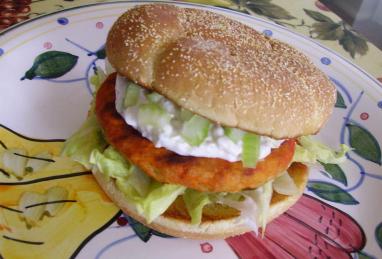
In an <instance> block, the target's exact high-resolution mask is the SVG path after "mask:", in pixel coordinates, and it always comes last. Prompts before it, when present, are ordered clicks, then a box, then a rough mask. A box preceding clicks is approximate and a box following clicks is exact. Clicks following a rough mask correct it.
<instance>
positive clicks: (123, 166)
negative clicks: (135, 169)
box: [89, 146, 132, 178]
mask: <svg viewBox="0 0 382 259" xmlns="http://www.w3.org/2000/svg"><path fill="white" fill-rule="evenodd" d="M89 161H90V163H91V164H93V165H95V166H96V167H97V169H98V170H99V171H100V172H102V173H103V174H104V175H106V176H107V177H113V178H118V177H121V178H127V177H128V176H129V175H131V172H130V171H131V169H132V166H131V164H130V163H129V162H127V161H126V160H125V159H124V158H123V157H122V156H121V155H120V154H119V153H118V151H116V150H115V149H114V148H112V147H111V146H109V147H108V148H107V149H106V150H105V151H104V152H103V153H101V152H100V151H99V150H93V152H92V153H91V154H90V160H89Z"/></svg>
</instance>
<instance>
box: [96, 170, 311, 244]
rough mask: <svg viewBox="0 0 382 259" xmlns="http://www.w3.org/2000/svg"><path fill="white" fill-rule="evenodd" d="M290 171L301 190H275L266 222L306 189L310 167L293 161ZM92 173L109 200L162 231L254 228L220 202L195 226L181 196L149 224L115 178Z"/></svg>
mask: <svg viewBox="0 0 382 259" xmlns="http://www.w3.org/2000/svg"><path fill="white" fill-rule="evenodd" d="M288 172H289V175H290V176H291V177H292V179H293V180H294V182H295V184H296V186H297V187H298V189H299V193H298V194H296V195H293V196H285V195H281V194H278V193H276V192H274V193H273V196H272V201H271V207H270V211H269V215H268V219H267V222H270V221H271V220H273V219H274V218H276V217H278V216H279V215H281V214H282V213H284V212H285V211H286V210H288V209H289V207H291V206H292V205H293V204H295V203H296V202H297V200H298V199H299V198H300V197H301V195H302V193H303V191H304V188H305V185H306V183H307V179H308V171H307V167H306V166H305V165H303V164H299V163H294V164H292V166H291V167H290V168H289V169H288ZM93 175H94V176H95V178H96V180H97V181H98V183H99V185H100V186H101V187H102V189H103V190H104V191H105V192H106V194H107V195H108V196H109V197H110V199H111V200H112V201H113V202H114V203H115V204H116V205H117V206H118V207H120V208H121V209H122V211H123V212H124V213H126V214H128V215H129V216H131V217H133V218H134V219H135V220H137V221H139V222H141V223H142V224H144V225H146V226H148V227H150V228H152V229H155V230H157V231H159V232H161V233H164V234H167V235H171V236H176V237H183V238H190V239H221V238H227V237H230V236H235V235H239V234H242V233H245V232H248V231H251V230H252V229H251V228H250V227H249V226H248V225H246V224H245V222H244V220H243V219H242V218H239V215H240V213H239V212H238V211H237V210H235V209H232V208H229V207H228V208H227V207H223V206H221V205H218V204H214V205H212V206H206V207H205V208H204V210H203V217H202V223H201V224H200V225H192V224H191V223H190V218H189V216H188V214H187V211H186V209H185V205H184V204H183V199H182V198H178V200H177V201H176V202H174V204H173V205H172V206H171V207H170V208H169V209H168V210H167V211H166V212H165V213H164V214H162V215H161V216H159V217H158V218H157V219H155V220H154V221H153V222H151V223H147V221H146V220H145V218H144V216H143V215H142V214H140V213H139V212H138V211H137V209H136V208H135V206H134V205H132V204H130V203H129V202H128V201H127V200H126V198H125V196H124V194H123V193H122V192H121V191H120V190H119V189H118V188H117V187H116V185H115V183H114V181H113V180H109V179H106V177H105V176H104V175H103V174H102V173H100V172H98V171H96V170H93ZM175 203H176V204H175Z"/></svg>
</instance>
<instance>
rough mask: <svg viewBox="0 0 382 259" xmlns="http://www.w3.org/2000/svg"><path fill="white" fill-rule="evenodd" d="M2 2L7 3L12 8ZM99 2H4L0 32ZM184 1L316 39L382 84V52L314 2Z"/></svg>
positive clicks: (0, 7)
mask: <svg viewBox="0 0 382 259" xmlns="http://www.w3.org/2000/svg"><path fill="white" fill-rule="evenodd" d="M5 2H10V3H11V5H9V4H8V5H7V4H6V3H5ZM12 2H13V5H14V6H15V5H17V8H16V9H15V8H14V7H12ZM98 2H109V0H97V1H94V0H93V1H92V0H70V1H69V0H34V1H30V0H24V1H4V3H3V4H0V11H5V12H7V11H9V10H11V9H12V10H13V11H11V12H9V13H10V15H9V16H10V17H8V18H7V16H3V17H0V29H1V28H3V29H4V28H5V27H7V26H8V25H10V24H13V23H17V22H18V21H22V20H25V19H31V18H33V17H36V16H39V15H42V14H47V13H50V12H54V11H58V10H62V9H65V8H70V7H75V6H80V5H86V4H91V3H98ZM186 2H194V3H200V4H206V5H214V6H220V7H224V8H229V9H233V10H237V11H240V12H244V13H248V14H250V15H254V16H257V17H261V18H263V19H267V20H272V21H274V22H276V23H278V24H281V25H283V26H286V27H288V28H290V29H292V30H295V31H297V32H299V33H301V34H304V35H307V36H309V37H311V38H314V39H316V40H317V41H319V42H320V43H321V44H323V45H325V46H327V47H329V48H330V49H332V50H334V51H336V52H338V53H339V54H341V55H342V56H343V57H345V58H347V59H349V60H351V61H352V62H353V63H355V64H357V65H358V66H360V67H361V68H363V69H364V70H366V71H367V72H369V73H370V74H371V75H373V76H375V77H376V78H378V79H379V80H380V81H381V82H382V51H381V50H379V49H378V48H377V47H375V46H374V45H373V44H372V43H370V42H368V41H367V40H366V39H365V38H363V37H362V36H360V35H359V34H358V33H357V32H355V31H354V30H352V28H351V27H350V26H349V25H347V24H346V23H344V22H343V21H342V20H341V18H339V17H338V16H337V15H336V14H334V13H333V12H331V11H329V10H328V9H327V8H326V7H325V6H324V5H323V4H321V3H320V2H319V1H317V0H305V1H302V0H299V1H289V0H250V1H241V0H186ZM15 10H16V11H15ZM376 33H377V32H376Z"/></svg>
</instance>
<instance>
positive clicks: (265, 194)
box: [244, 181, 273, 235]
mask: <svg viewBox="0 0 382 259" xmlns="http://www.w3.org/2000/svg"><path fill="white" fill-rule="evenodd" d="M244 193H245V194H246V195H248V196H249V197H251V198H252V199H253V200H254V201H255V202H256V205H257V213H256V218H257V222H258V223H260V226H261V228H262V233H263V235H264V232H265V227H266V224H267V219H268V215H269V208H270V205H271V199H272V193H273V188H272V181H268V182H267V183H265V184H264V185H263V186H261V187H259V188H256V189H254V190H249V191H244Z"/></svg>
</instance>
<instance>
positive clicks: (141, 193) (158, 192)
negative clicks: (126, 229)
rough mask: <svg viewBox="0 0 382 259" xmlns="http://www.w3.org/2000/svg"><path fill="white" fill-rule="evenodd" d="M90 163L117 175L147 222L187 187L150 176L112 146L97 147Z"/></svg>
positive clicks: (107, 173) (104, 171) (164, 209)
mask: <svg viewBox="0 0 382 259" xmlns="http://www.w3.org/2000/svg"><path fill="white" fill-rule="evenodd" d="M90 163H91V164H93V165H94V166H96V168H97V169H98V170H99V171H100V172H102V173H103V174H105V175H106V176H108V177H112V178H114V179H116V185H117V187H118V189H119V190H120V191H122V192H123V193H124V195H125V197H126V199H127V200H128V201H129V202H131V203H133V204H134V205H135V206H136V207H137V209H138V211H139V212H140V213H143V214H144V216H145V218H146V220H147V221H148V222H152V221H153V220H154V219H155V218H157V217H158V216H160V215H161V214H162V213H163V212H165V211H166V210H167V208H168V207H169V206H170V205H171V204H172V203H173V202H174V201H175V199H176V198H177V197H178V196H179V195H181V194H182V193H183V192H184V191H185V189H186V187H184V186H180V185H175V184H163V183H159V182H156V181H154V180H151V179H150V178H149V177H148V176H147V175H145V174H144V173H143V172H142V171H141V170H139V168H137V167H136V166H133V165H131V164H130V163H129V162H128V161H127V160H125V159H124V158H123V157H122V156H121V155H120V154H119V153H118V151H116V150H115V149H114V148H113V147H111V146H109V147H108V148H107V149H106V150H105V151H104V152H102V153H101V152H100V151H99V150H94V151H93V152H92V154H91V156H90Z"/></svg>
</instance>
